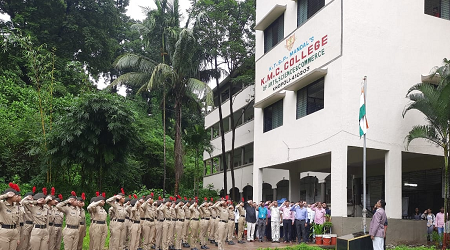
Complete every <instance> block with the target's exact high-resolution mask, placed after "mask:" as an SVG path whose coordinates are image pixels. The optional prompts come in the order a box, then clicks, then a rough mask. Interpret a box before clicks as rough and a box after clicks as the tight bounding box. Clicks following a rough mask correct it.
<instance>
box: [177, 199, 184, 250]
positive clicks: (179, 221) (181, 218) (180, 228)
mask: <svg viewBox="0 0 450 250" xmlns="http://www.w3.org/2000/svg"><path fill="white" fill-rule="evenodd" d="M183 206H184V202H183V201H182V200H181V199H178V200H177V205H176V206H175V213H176V221H175V234H176V240H175V249H177V250H181V246H182V245H181V243H182V241H183V225H184V220H185V219H186V214H185V213H184V208H183Z"/></svg>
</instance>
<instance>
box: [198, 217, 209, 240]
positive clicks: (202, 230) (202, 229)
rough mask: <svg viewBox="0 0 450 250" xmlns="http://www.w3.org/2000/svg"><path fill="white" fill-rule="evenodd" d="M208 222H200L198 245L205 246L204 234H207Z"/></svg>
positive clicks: (203, 220)
mask: <svg viewBox="0 0 450 250" xmlns="http://www.w3.org/2000/svg"><path fill="white" fill-rule="evenodd" d="M209 224H210V220H205V219H202V220H201V221H200V245H202V246H206V237H207V235H206V233H207V232H208V228H209Z"/></svg>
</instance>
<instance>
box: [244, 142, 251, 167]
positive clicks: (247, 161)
mask: <svg viewBox="0 0 450 250" xmlns="http://www.w3.org/2000/svg"><path fill="white" fill-rule="evenodd" d="M251 163H253V143H251V144H248V145H245V146H244V165H246V164H251Z"/></svg>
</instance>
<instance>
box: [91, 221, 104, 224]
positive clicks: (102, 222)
mask: <svg viewBox="0 0 450 250" xmlns="http://www.w3.org/2000/svg"><path fill="white" fill-rule="evenodd" d="M92 223H95V224H106V221H104V220H92Z"/></svg>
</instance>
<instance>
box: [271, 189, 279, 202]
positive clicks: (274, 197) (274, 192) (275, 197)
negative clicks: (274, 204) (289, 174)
mask: <svg viewBox="0 0 450 250" xmlns="http://www.w3.org/2000/svg"><path fill="white" fill-rule="evenodd" d="M272 192H273V193H272V194H273V200H274V201H276V200H278V199H277V188H272Z"/></svg>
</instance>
